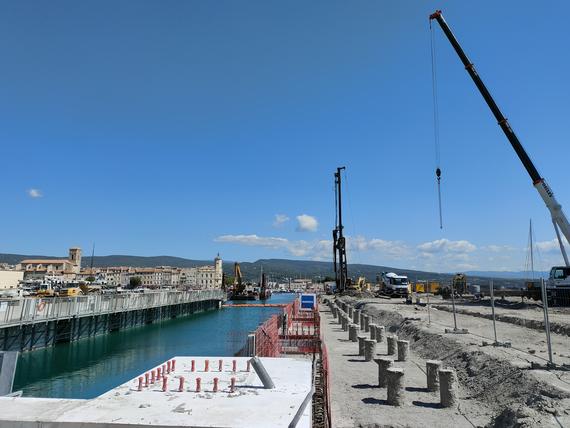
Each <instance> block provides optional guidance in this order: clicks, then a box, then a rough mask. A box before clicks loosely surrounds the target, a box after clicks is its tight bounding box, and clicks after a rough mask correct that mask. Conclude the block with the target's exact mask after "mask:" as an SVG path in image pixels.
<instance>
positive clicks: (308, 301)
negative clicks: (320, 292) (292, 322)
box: [299, 294, 317, 311]
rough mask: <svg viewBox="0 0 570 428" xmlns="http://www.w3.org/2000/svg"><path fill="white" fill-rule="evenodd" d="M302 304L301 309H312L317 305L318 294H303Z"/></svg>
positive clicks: (301, 297)
mask: <svg viewBox="0 0 570 428" xmlns="http://www.w3.org/2000/svg"><path fill="white" fill-rule="evenodd" d="M299 299H300V302H301V305H300V307H299V309H300V310H301V311H312V310H313V309H315V308H316V307H317V295H316V294H301V296H300V297H299Z"/></svg>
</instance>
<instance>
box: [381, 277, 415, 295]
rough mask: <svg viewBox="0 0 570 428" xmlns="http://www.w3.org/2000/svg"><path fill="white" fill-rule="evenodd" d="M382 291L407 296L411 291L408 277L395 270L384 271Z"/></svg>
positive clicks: (387, 293)
mask: <svg viewBox="0 0 570 428" xmlns="http://www.w3.org/2000/svg"><path fill="white" fill-rule="evenodd" d="M380 285H381V289H380V291H381V292H382V293H383V294H386V295H388V296H401V297H407V296H408V293H409V282H408V277H407V276H405V275H397V274H395V273H394V272H382V282H381V284H380Z"/></svg>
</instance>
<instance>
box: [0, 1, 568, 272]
mask: <svg viewBox="0 0 570 428" xmlns="http://www.w3.org/2000/svg"><path fill="white" fill-rule="evenodd" d="M436 8H441V9H443V10H444V14H445V16H446V19H447V20H448V22H449V24H450V26H451V27H452V29H453V30H454V32H455V34H456V36H457V37H458V39H459V40H460V42H461V43H462V45H463V47H464V49H465V51H466V52H467V54H468V55H469V56H470V58H471V60H472V61H473V62H474V63H475V66H476V67H477V69H478V71H479V73H480V75H481V76H482V77H483V79H484V81H485V82H486V84H487V85H488V87H489V89H490V90H491V92H492V93H493V95H494V97H495V99H496V101H497V102H498V104H499V106H500V107H501V108H502V109H503V111H504V113H505V115H506V116H507V117H508V118H509V120H510V122H511V124H512V126H513V128H514V129H515V131H516V132H517V134H518V135H519V138H520V139H521V141H522V142H523V144H524V146H525V147H526V148H527V150H528V152H529V153H530V155H531V157H532V159H533V160H534V161H535V163H536V166H537V168H538V170H539V171H540V172H541V174H542V175H543V176H544V177H546V178H547V180H548V181H549V183H550V184H551V186H552V188H553V190H554V191H555V193H556V195H557V197H558V199H559V201H560V202H561V203H562V204H563V205H564V204H565V203H566V204H567V205H566V206H567V207H568V209H570V205H568V204H570V189H569V188H568V187H567V186H566V183H567V182H568V178H569V172H568V168H567V158H568V154H569V151H570V149H569V145H568V144H567V143H568V139H569V138H570V121H569V120H568V117H569V112H570V106H569V105H568V100H569V99H570V98H569V95H570V83H569V81H568V78H567V70H568V66H569V55H568V54H567V52H568V49H567V46H566V45H567V41H568V31H569V30H568V26H567V20H566V17H567V16H568V13H569V12H570V5H569V4H568V3H566V2H562V1H558V2H548V4H543V5H541V7H536V3H534V2H520V1H505V2H491V1H487V2H485V1H480V2H445V1H443V2H432V1H421V2H420V1H417V2H404V1H399V0H398V1H396V0H394V1H356V2H345V1H338V2H337V1H322V2H321V1H312V2H301V1H299V2H287V3H283V2H275V1H248V2H235V1H234V2H229V1H216V2H210V1H169V2H159V1H153V2H149V1H122V2H115V1H97V2H76V1H53V2H40V1H38V2H28V1H18V2H3V3H1V4H0V58H1V62H2V71H1V73H0V100H1V101H0V144H1V153H2V157H1V159H2V160H1V166H2V168H1V169H0V178H1V180H2V186H1V187H0V193H1V195H2V201H3V204H2V207H3V209H2V221H1V223H0V252H13V253H28V254H29V253H40V254H64V253H65V252H66V249H67V248H68V247H69V246H72V245H79V246H82V247H83V248H84V249H86V251H87V252H88V251H89V250H88V249H89V248H90V247H91V244H92V242H95V243H96V247H97V254H100V255H104V254H136V255H161V254H168V255H176V256H182V257H189V258H200V259H204V258H211V257H213V256H214V255H215V254H216V252H218V251H219V252H220V253H221V255H222V256H223V257H224V258H225V259H230V260H255V259H258V258H275V257H287V258H300V259H322V260H328V259H330V242H329V241H330V236H331V232H330V230H331V229H332V227H333V223H334V215H333V214H334V212H333V208H334V193H333V175H332V174H333V172H334V170H335V168H336V167H337V166H340V165H345V166H346V167H347V171H346V177H345V178H346V180H345V183H346V186H345V191H346V200H345V202H346V204H345V213H346V233H347V234H348V236H349V238H350V240H349V242H350V243H349V245H350V253H349V262H360V263H375V264H385V265H391V266H396V267H404V268H405V267H409V268H419V269H430V270H436V271H451V270H463V269H501V270H504V269H512V270H521V269H523V268H524V264H525V253H524V247H525V245H526V242H527V229H528V221H529V218H531V217H532V218H533V222H534V225H535V234H536V238H537V240H538V241H539V242H540V244H539V247H540V248H541V250H542V253H541V259H540V263H541V264H543V265H544V266H539V267H542V268H545V269H546V268H548V265H549V264H551V263H560V262H561V257H560V256H559V253H558V251H557V250H556V246H555V245H553V242H552V239H553V238H554V232H553V229H552V225H551V223H550V219H549V215H548V213H547V210H546V208H545V207H544V205H543V203H542V201H541V200H540V198H539V196H538V194H537V193H536V191H535V190H534V189H533V187H532V185H531V182H530V179H529V177H528V176H527V175H526V172H525V170H524V169H523V167H522V165H521V164H520V162H519V160H518V159H517V158H516V156H515V155H514V152H513V151H512V149H511V147H510V146H509V145H508V143H507V140H506V139H505V137H504V135H503V134H502V132H501V131H500V129H499V127H498V126H497V125H496V123H495V121H494V120H493V118H492V116H491V114H490V112H489V111H488V109H487V107H486V105H485V104H484V102H483V100H482V98H481V96H480V95H479V94H478V92H477V91H476V89H475V87H474V85H473V83H472V82H471V80H470V79H469V77H468V75H467V73H466V72H465V70H464V69H463V67H462V66H461V64H460V63H459V60H458V58H457V57H456V56H455V53H454V52H453V51H452V49H451V46H450V45H449V44H448V42H447V41H446V40H445V39H444V38H443V35H442V33H441V31H440V30H439V28H437V34H436V41H437V43H436V49H437V56H438V64H437V65H438V85H439V106H440V109H439V114H440V127H441V162H442V170H443V190H442V192H443V205H444V229H443V230H440V229H439V227H438V220H437V199H436V188H435V178H434V167H435V160H434V143H433V121H432V114H433V110H432V104H431V103H432V94H431V91H432V87H431V65H430V54H429V48H430V44H429V40H430V33H429V25H428V19H427V17H428V15H429V14H430V13H431V12H433V10H435V9H436ZM31 190H35V191H31ZM276 216H280V217H276ZM277 218H279V219H280V221H277V222H276V219H277Z"/></svg>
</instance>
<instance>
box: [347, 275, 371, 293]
mask: <svg viewBox="0 0 570 428" xmlns="http://www.w3.org/2000/svg"><path fill="white" fill-rule="evenodd" d="M347 290H352V291H359V292H360V291H370V284H369V283H367V282H366V277H365V276H359V277H358V279H357V280H356V282H352V281H351V280H349V281H347Z"/></svg>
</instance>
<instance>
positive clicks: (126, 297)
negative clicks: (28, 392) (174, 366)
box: [0, 290, 225, 351]
mask: <svg viewBox="0 0 570 428" xmlns="http://www.w3.org/2000/svg"><path fill="white" fill-rule="evenodd" d="M224 300H225V293H224V292H223V291H221V290H200V291H156V292H150V293H126V294H93V295H88V296H78V297H54V298H43V299H37V298H23V299H15V300H3V301H0V351H31V350H33V349H39V348H45V347H49V346H53V345H55V344H57V343H63V342H74V341H76V340H79V339H83V338H86V337H91V336H96V335H100V334H106V333H109V332H112V331H118V330H123V329H126V328H130V327H136V326H140V325H144V324H151V323H153V322H157V321H161V320H167V319H171V318H176V317H182V316H187V315H191V314H195V313H198V312H203V311H207V310H211V309H219V308H221V305H222V303H223V302H224Z"/></svg>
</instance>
